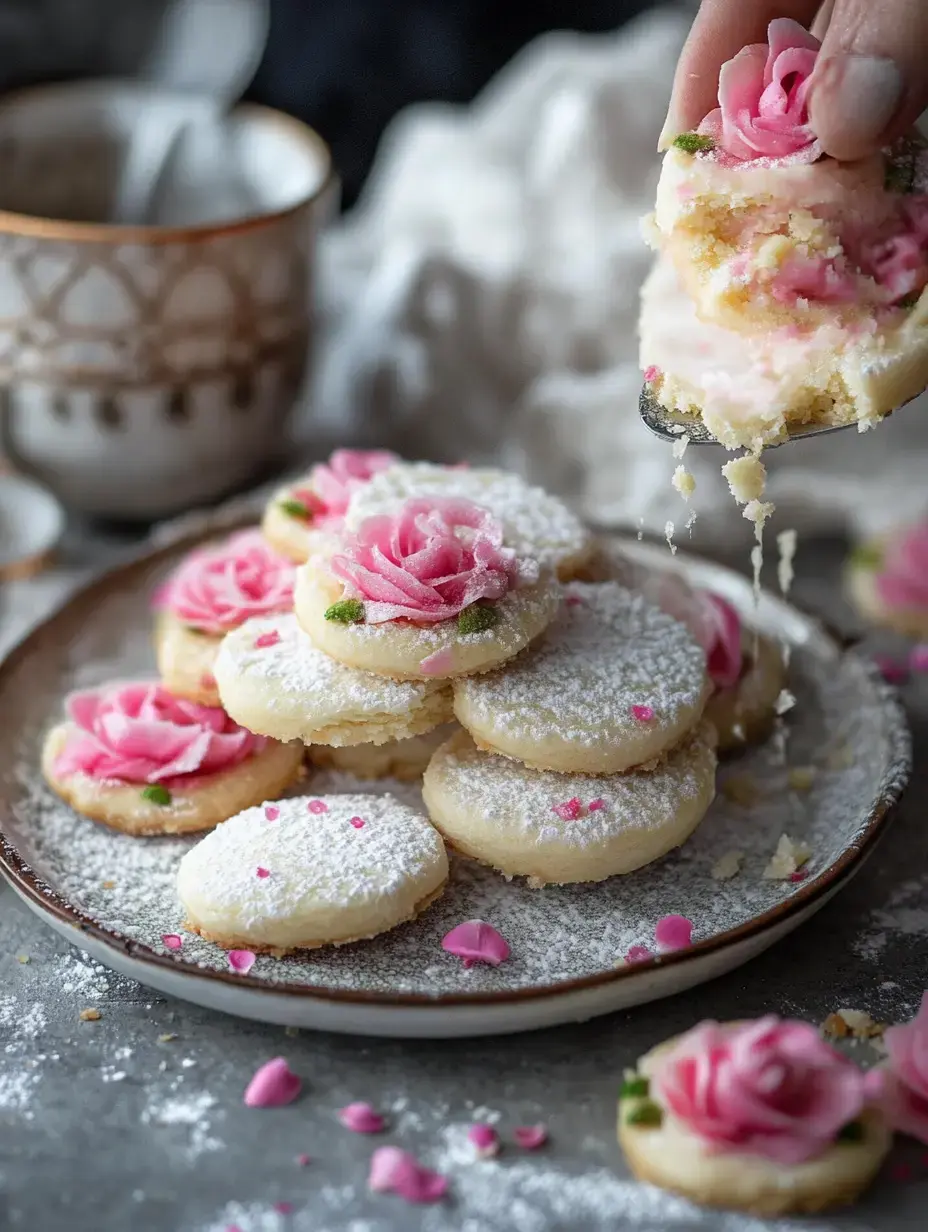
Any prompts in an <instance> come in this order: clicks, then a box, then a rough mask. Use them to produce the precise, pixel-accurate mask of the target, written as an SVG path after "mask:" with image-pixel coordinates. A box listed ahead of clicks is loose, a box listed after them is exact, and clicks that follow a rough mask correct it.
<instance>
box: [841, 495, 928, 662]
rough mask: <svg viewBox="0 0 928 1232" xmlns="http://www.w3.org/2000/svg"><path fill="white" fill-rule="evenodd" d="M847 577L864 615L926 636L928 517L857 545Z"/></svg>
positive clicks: (906, 633)
mask: <svg viewBox="0 0 928 1232" xmlns="http://www.w3.org/2000/svg"><path fill="white" fill-rule="evenodd" d="M846 578H847V588H848V592H849V594H850V597H851V600H852V601H853V603H854V606H855V607H856V608H857V611H858V613H859V614H860V615H861V616H862V617H863V618H864V620H866V621H868V622H869V623H870V624H873V625H876V626H877V627H879V628H883V629H891V630H892V631H893V632H894V633H900V634H901V635H902V636H903V637H913V638H917V639H919V640H928V518H926V519H925V520H924V521H923V522H920V523H916V524H915V525H914V526H907V527H902V528H900V529H899V530H897V531H895V532H894V533H891V534H886V535H883V536H881V537H880V538H876V539H871V540H869V541H868V542H866V543H862V544H860V545H858V547H857V548H855V549H854V551H853V552H852V553H851V556H850V558H849V560H848V563H847V569H846Z"/></svg>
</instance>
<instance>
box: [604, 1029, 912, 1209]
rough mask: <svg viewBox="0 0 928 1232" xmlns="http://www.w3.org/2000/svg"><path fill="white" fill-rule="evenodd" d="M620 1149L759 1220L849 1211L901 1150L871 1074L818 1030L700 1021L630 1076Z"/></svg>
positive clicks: (655, 1177) (635, 1167) (676, 1182)
mask: <svg viewBox="0 0 928 1232" xmlns="http://www.w3.org/2000/svg"><path fill="white" fill-rule="evenodd" d="M619 1142H620V1144H621V1146H622V1150H623V1151H624V1152H625V1157H626V1159H627V1161H628V1163H629V1166H630V1167H631V1170H632V1172H633V1173H634V1174H635V1176H637V1177H638V1178H639V1179H640V1180H643V1181H648V1182H650V1183H651V1184H653V1185H658V1186H660V1187H661V1188H663V1189H669V1190H672V1191H673V1192H674V1193H678V1194H682V1195H683V1196H684V1197H687V1198H689V1199H691V1200H692V1201H694V1202H699V1203H702V1204H703V1205H706V1206H717V1207H726V1208H729V1209H734V1210H742V1211H748V1212H750V1213H751V1214H754V1215H760V1216H772V1215H786V1214H800V1213H804V1212H813V1211H820V1210H824V1209H826V1208H829V1207H833V1206H842V1205H845V1204H847V1203H849V1202H852V1201H854V1199H855V1198H856V1197H857V1196H858V1195H859V1194H860V1193H861V1192H862V1191H863V1190H864V1189H865V1188H866V1187H867V1186H868V1185H869V1184H870V1182H871V1181H872V1180H873V1178H874V1177H875V1176H876V1173H877V1172H878V1171H879V1168H880V1165H881V1164H882V1162H883V1160H884V1158H885V1157H886V1154H887V1152H888V1151H889V1147H890V1144H891V1134H890V1132H889V1130H888V1129H887V1127H886V1125H885V1124H884V1121H883V1117H882V1115H881V1114H880V1112H879V1110H878V1109H877V1108H876V1107H874V1106H873V1105H872V1104H871V1102H870V1097H869V1095H868V1088H867V1083H866V1080H865V1076H864V1074H863V1073H862V1072H861V1071H860V1070H859V1069H858V1067H857V1066H856V1065H855V1064H854V1063H853V1062H852V1061H850V1060H848V1059H847V1058H845V1057H843V1056H841V1055H840V1054H839V1053H838V1052H836V1051H835V1050H834V1049H833V1048H832V1047H831V1046H830V1045H829V1044H827V1043H826V1042H825V1041H824V1040H822V1039H821V1037H820V1035H819V1033H818V1031H817V1029H816V1028H815V1027H813V1026H812V1025H811V1024H809V1023H799V1022H790V1021H784V1020H781V1019H778V1018H775V1017H773V1016H770V1017H768V1018H765V1019H759V1020H757V1021H755V1022H747V1023H721V1024H720V1023H715V1022H706V1023H701V1024H700V1025H699V1026H697V1027H695V1028H693V1030H691V1031H689V1032H687V1033H686V1035H683V1036H680V1037H678V1038H677V1039H674V1040H670V1041H668V1042H667V1043H664V1044H661V1045H660V1046H659V1047H657V1048H655V1049H653V1050H652V1051H651V1052H649V1053H648V1054H647V1055H646V1056H644V1057H643V1058H642V1059H641V1060H640V1061H639V1063H638V1067H637V1069H636V1070H635V1071H627V1072H626V1075H625V1080H624V1082H623V1083H622V1094H621V1098H620V1102H619Z"/></svg>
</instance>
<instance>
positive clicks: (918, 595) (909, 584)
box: [876, 522, 928, 609]
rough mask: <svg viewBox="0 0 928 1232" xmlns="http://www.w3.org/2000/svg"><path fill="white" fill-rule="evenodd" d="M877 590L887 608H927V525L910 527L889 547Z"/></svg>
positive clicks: (877, 577) (881, 567) (926, 523)
mask: <svg viewBox="0 0 928 1232" xmlns="http://www.w3.org/2000/svg"><path fill="white" fill-rule="evenodd" d="M876 588H877V590H878V592H879V595H880V598H881V599H882V600H883V602H884V603H885V604H886V605H887V606H888V607H894V608H926V609H928V522H922V523H921V524H920V525H918V526H913V527H911V528H910V529H909V530H908V531H906V532H905V533H904V534H903V535H902V536H901V537H900V538H899V539H897V540H896V541H895V542H894V543H891V544H890V545H889V547H888V548H887V550H886V554H885V556H884V558H883V563H882V565H881V566H880V568H879V570H878V571H877V575H876Z"/></svg>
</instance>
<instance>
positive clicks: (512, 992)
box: [0, 507, 912, 1009]
mask: <svg viewBox="0 0 928 1232" xmlns="http://www.w3.org/2000/svg"><path fill="white" fill-rule="evenodd" d="M204 522H205V520H204ZM204 522H200V524H198V525H196V526H195V527H190V528H188V529H186V530H184V531H181V532H179V533H176V534H172V535H170V536H169V537H165V538H164V539H162V540H161V541H160V542H159V543H158V544H157V545H155V546H152V545H151V544H148V545H146V546H144V547H143V548H142V549H141V550H139V551H136V552H133V553H131V554H128V555H127V556H125V557H123V558H122V559H120V560H118V561H117V562H116V563H115V564H113V565H110V566H109V567H108V568H106V569H104V570H102V571H99V572H95V573H94V574H93V575H92V576H91V577H90V578H89V579H88V580H87V581H86V582H84V583H83V584H82V585H80V586H78V587H76V588H75V589H74V590H72V591H71V592H70V593H69V594H68V595H67V596H65V598H64V599H62V600H61V601H60V602H59V603H57V604H56V605H55V607H54V608H53V609H52V611H51V612H49V613H48V614H47V615H46V616H45V617H44V618H43V619H42V620H41V621H40V622H39V623H38V624H36V625H34V626H33V627H32V628H31V629H30V630H28V631H27V632H26V633H25V634H24V636H23V637H21V638H20V639H19V640H18V641H17V642H16V643H15V644H14V645H13V646H12V647H11V648H10V649H9V650H8V651H7V653H6V654H5V655H4V656H3V658H2V660H0V695H2V692H3V690H4V688H5V686H6V683H7V679H8V677H9V676H10V674H11V673H12V672H13V671H14V670H15V669H16V668H17V667H18V666H19V665H20V663H21V662H22V661H23V660H25V659H27V658H29V657H30V656H31V655H32V654H34V653H36V651H37V650H39V649H40V648H41V644H42V643H43V642H46V641H47V640H48V639H49V638H54V631H55V626H56V624H57V623H58V622H60V621H61V620H62V619H64V618H65V617H66V615H67V613H68V611H69V609H70V608H71V607H72V606H74V605H76V604H79V603H80V602H81V601H86V600H87V599H88V598H89V597H90V596H92V595H93V594H94V593H95V592H96V591H98V590H99V589H101V588H109V587H113V586H114V585H118V584H119V582H120V581H124V580H127V579H128V578H130V577H131V575H132V574H133V573H134V572H136V571H142V570H148V569H150V568H152V567H156V566H157V565H158V564H159V563H161V562H162V561H164V560H165V559H170V558H172V557H174V556H175V555H177V554H178V553H180V552H183V551H189V550H192V549H193V548H195V547H197V546H198V545H199V544H201V543H202V542H203V541H205V540H207V539H209V538H213V537H215V536H216V535H218V534H226V533H229V532H230V531H234V530H235V529H237V528H238V527H243V526H247V525H252V524H253V523H254V514H251V516H249V517H246V516H243V514H242V511H241V508H240V507H239V508H238V509H237V510H236V511H235V514H234V515H233V516H232V517H231V518H227V517H223V516H220V517H218V518H217V519H216V520H215V522H210V523H208V524H204ZM593 529H594V530H595V532H596V533H597V534H598V535H599V536H600V537H608V538H610V539H611V540H612V541H613V542H616V543H618V544H622V543H626V544H627V546H629V547H632V546H633V545H634V546H636V547H638V548H640V546H641V545H640V544H636V542H635V539H634V538H633V537H632V534H629V533H627V532H623V531H622V530H620V529H617V528H611V529H609V530H607V529H606V528H601V527H595V528H593ZM681 556H682V558H683V559H682V560H681V559H680V557H681ZM674 561H675V565H676V567H678V568H679V566H680V565H682V564H683V563H684V561H693V562H695V563H696V564H697V565H698V564H703V565H706V566H709V567H711V568H712V569H716V570H718V571H720V572H723V573H729V574H732V575H733V576H735V577H738V578H739V580H744V579H741V575H740V574H737V573H736V572H735V571H734V570H732V569H730V568H729V567H728V566H727V565H724V564H720V563H718V562H716V561H713V560H711V558H709V557H704V556H700V555H699V554H698V553H691V552H687V551H686V550H685V549H681V551H680V553H678V554H677V556H676V557H675V558H674ZM764 594H765V596H766V598H767V599H768V601H772V602H773V603H774V604H775V605H779V606H782V607H784V608H786V609H787V610H791V611H793V612H795V613H798V614H799V615H801V616H802V618H803V619H804V620H805V621H807V622H811V623H813V624H814V625H815V626H817V628H818V629H819V632H820V634H821V636H822V637H823V639H824V640H825V641H826V643H827V644H829V646H830V647H831V649H832V651H833V652H834V654H835V655H836V657H837V658H839V659H842V660H843V659H846V658H853V659H855V660H856V661H857V665H858V669H859V670H860V671H862V672H863V674H864V675H865V676H867V677H868V678H869V679H870V682H871V684H873V685H874V687H875V690H876V693H877V695H878V697H879V699H880V702H881V713H882V716H883V720H884V723H885V725H886V729H887V730H886V737H887V743H888V745H889V748H890V754H891V756H890V764H891V765H892V767H893V768H894V769H895V771H896V773H895V777H894V778H893V779H892V780H891V781H890V782H887V783H885V784H884V785H883V791H882V793H881V794H880V796H878V797H877V798H876V799H875V801H874V802H873V805H872V807H871V809H870V811H869V813H868V815H867V818H866V822H865V823H864V826H863V828H862V829H861V831H860V833H859V834H858V836H857V838H856V839H855V840H854V841H853V842H851V843H849V844H848V846H847V847H846V848H845V849H844V850H843V851H842V852H841V854H840V855H839V857H838V858H837V859H836V860H835V861H834V862H833V863H832V864H830V865H829V866H828V867H827V868H825V869H823V870H822V871H821V872H820V873H819V874H818V875H817V876H816V877H814V878H812V880H810V881H809V882H808V883H806V884H804V885H803V886H802V888H801V889H799V890H798V891H796V892H794V893H793V894H792V895H791V896H790V898H789V899H788V900H787V901H786V902H781V903H777V904H776V905H775V906H773V907H769V908H767V910H766V911H763V912H761V913H760V914H759V915H756V916H753V917H752V918H751V919H750V920H747V921H745V922H744V923H743V924H739V925H737V926H736V927H735V928H731V929H728V930H726V931H725V932H722V933H718V934H716V935H715V936H713V937H707V938H705V939H703V940H702V941H696V942H694V943H693V944H692V945H691V946H689V947H688V948H687V949H685V950H677V951H674V952H671V953H668V954H656V955H652V956H651V957H650V958H648V959H646V960H644V961H642V962H636V963H634V964H630V963H629V964H624V965H622V966H619V967H613V968H611V969H609V970H605V971H599V972H596V973H594V974H593V975H585V976H578V977H576V978H574V979H571V980H560V981H557V982H555V983H549V984H533V985H530V986H528V987H525V988H510V989H502V990H496V991H490V992H454V993H439V994H435V995H430V994H428V993H421V992H415V993H413V992H397V991H392V992H379V991H373V990H365V989H346V988H332V987H327V986H325V985H314V984H303V983H300V984H284V983H281V984H273V985H271V984H269V982H268V981H267V980H265V979H259V978H257V977H255V976H252V975H241V974H238V973H237V972H233V971H226V970H223V969H221V968H212V967H201V966H199V965H197V964H196V963H192V962H186V961H184V959H182V958H181V959H178V958H174V957H172V956H170V955H167V954H159V953H158V952H157V951H156V950H153V949H152V948H151V947H150V946H147V945H145V944H144V943H143V942H140V941H135V940H133V939H132V938H129V937H125V936H124V935H123V934H121V933H119V932H117V931H116V930H115V929H109V928H106V927H104V926H103V925H102V924H100V923H98V922H97V921H96V920H94V919H93V918H92V917H91V916H90V915H88V914H86V913H85V912H83V911H82V910H80V908H78V907H76V906H75V905H74V904H73V903H71V902H69V901H68V900H67V899H65V898H63V897H62V896H61V895H60V894H59V893H58V892H57V891H56V890H54V889H53V888H52V887H51V886H49V885H48V884H47V883H46V882H44V881H43V879H42V878H41V877H40V876H39V875H38V874H37V873H36V872H35V871H34V870H33V869H32V868H31V866H30V865H29V864H28V863H27V861H26V860H25V859H24V858H23V857H22V856H21V855H20V853H19V851H18V850H17V848H16V846H15V844H14V843H13V841H12V839H10V838H9V836H8V835H7V833H6V830H5V828H4V819H3V818H2V817H0V875H2V876H3V877H4V879H5V880H6V881H8V882H9V883H10V885H11V886H12V887H13V888H14V889H15V890H16V891H17V892H18V893H19V894H20V895H21V896H22V897H23V898H25V899H28V900H29V901H30V902H31V903H32V904H34V905H35V906H36V907H37V908H38V909H39V914H40V915H42V914H44V913H46V912H47V913H48V914H49V915H51V916H54V917H56V918H57V919H58V920H59V921H61V922H62V923H66V924H69V925H71V926H74V927H77V928H78V929H79V930H80V932H81V933H84V934H89V935H90V936H92V937H93V938H94V939H95V940H96V941H98V942H101V943H103V944H104V945H106V946H107V947H108V948H110V949H115V950H116V951H119V952H122V953H124V954H125V955H127V956H129V957H131V958H133V959H134V960H136V961H139V962H141V963H142V964H145V965H148V966H153V967H156V968H161V969H164V970H169V971H171V972H173V973H174V974H175V975H177V976H183V975H185V974H189V975H195V976H197V977H198V978H200V979H207V980H212V981H215V982H217V983H219V984H223V985H228V986H231V987H235V988H248V989H249V990H251V991H255V992H263V991H272V992H273V993H274V994H275V995H280V994H284V995H286V996H290V997H297V998H301V999H303V1000H312V999H316V1000H323V1001H327V1002H338V1003H342V1004H345V1005H358V1006H372V1005H376V1006H378V1007H381V1008H383V1009H413V1008H420V1009H422V1008H432V1009H450V1008H454V1007H455V1006H471V1007H474V1006H481V1005H483V1006H486V1007H501V1006H504V1005H521V1004H525V1003H529V1002H533V1001H538V1000H542V999H546V998H556V997H558V996H570V995H572V994H576V993H579V992H584V991H587V990H590V989H594V988H601V987H605V986H608V985H610V984H613V983H615V982H617V981H620V980H630V979H635V978H636V977H638V976H640V975H642V974H645V973H647V972H649V971H653V970H655V969H656V968H658V967H660V968H667V967H676V966H680V967H682V966H684V965H685V964H686V963H690V962H693V961H695V960H698V959H700V958H705V957H709V956H711V955H712V954H715V953H717V952H720V951H722V950H724V949H726V948H727V947H728V946H730V945H735V944H737V943H739V942H741V941H745V940H747V939H749V938H751V937H754V936H757V935H759V934H762V933H764V932H766V931H767V929H769V928H771V927H774V926H776V925H778V924H782V923H784V922H785V921H786V920H788V919H790V918H791V917H792V916H793V915H794V914H797V913H799V912H802V911H804V910H805V909H807V908H808V907H809V906H811V905H812V904H813V903H814V902H816V901H817V900H818V899H819V898H821V897H822V896H823V895H825V894H827V893H829V892H830V891H832V890H834V889H835V888H836V887H837V888H840V887H841V885H843V884H844V883H845V882H846V881H847V880H849V879H850V878H851V876H852V875H853V874H854V873H855V872H856V871H857V870H858V869H859V868H860V866H861V865H862V864H863V862H864V861H865V860H866V858H867V857H868V856H869V855H870V854H871V852H872V851H873V849H874V847H875V846H876V844H877V843H878V842H879V840H880V839H881V838H882V837H883V835H884V834H885V832H886V830H887V828H888V826H889V824H890V823H891V821H892V818H893V816H894V814H895V812H896V809H897V807H898V805H899V801H900V799H901V798H902V795H903V793H904V791H905V789H906V787H907V786H908V784H909V781H910V778H911V773H912V739H911V733H910V729H909V725H908V721H907V718H906V715H905V711H904V709H903V707H902V704H901V702H900V700H899V697H898V694H897V691H896V690H895V689H893V688H892V687H891V686H890V685H888V684H887V683H886V682H885V681H884V680H883V679H882V677H881V676H880V674H879V669H878V668H877V666H876V664H875V663H872V662H870V661H869V660H867V659H866V658H865V657H864V656H863V655H861V654H859V653H858V652H857V651H856V650H855V649H854V648H853V647H850V648H849V647H848V646H847V645H846V644H843V639H841V638H840V637H839V636H838V635H836V634H834V633H833V632H831V631H830V630H829V629H828V628H827V626H826V625H825V624H824V623H823V622H822V621H821V620H820V619H819V618H818V617H817V616H814V615H811V614H810V613H807V612H805V611H804V610H803V609H802V608H800V607H798V606H797V605H795V604H793V603H787V602H786V601H785V600H782V599H780V598H778V597H777V596H776V595H773V594H772V593H771V592H769V591H766V590H765V591H764ZM90 824H96V823H93V822H91V823H90ZM142 841H144V840H142Z"/></svg>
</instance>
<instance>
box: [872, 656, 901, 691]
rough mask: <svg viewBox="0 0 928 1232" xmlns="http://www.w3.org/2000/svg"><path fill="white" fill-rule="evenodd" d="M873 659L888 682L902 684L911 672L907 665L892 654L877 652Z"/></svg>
mask: <svg viewBox="0 0 928 1232" xmlns="http://www.w3.org/2000/svg"><path fill="white" fill-rule="evenodd" d="M873 661H874V663H875V664H876V665H877V667H878V668H879V669H880V675H881V676H882V677H883V679H884V680H885V681H886V683H887V684H902V683H903V682H904V681H905V679H906V677H907V676H908V674H909V673H908V667H907V665H906V664H905V663H902V662H900V660H898V659H894V658H892V656H891V655H884V654H876V655H874V656H873Z"/></svg>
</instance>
